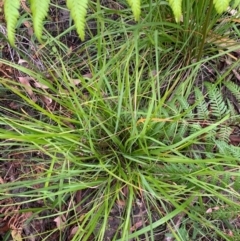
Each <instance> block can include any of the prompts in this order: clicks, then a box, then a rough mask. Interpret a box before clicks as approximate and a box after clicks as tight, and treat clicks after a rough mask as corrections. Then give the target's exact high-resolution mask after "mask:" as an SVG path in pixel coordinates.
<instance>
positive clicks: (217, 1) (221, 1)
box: [213, 0, 230, 14]
mask: <svg viewBox="0 0 240 241" xmlns="http://www.w3.org/2000/svg"><path fill="white" fill-rule="evenodd" d="M229 3H230V0H213V4H214V6H215V9H216V10H217V12H218V13H219V14H221V13H223V12H224V11H225V10H226V9H227V8H228V6H229Z"/></svg>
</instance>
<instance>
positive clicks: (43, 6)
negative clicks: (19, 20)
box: [30, 0, 50, 42]
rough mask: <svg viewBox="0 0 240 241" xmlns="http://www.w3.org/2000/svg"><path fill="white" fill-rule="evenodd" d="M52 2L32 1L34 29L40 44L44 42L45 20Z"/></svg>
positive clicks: (45, 0) (47, 0) (43, 0)
mask: <svg viewBox="0 0 240 241" xmlns="http://www.w3.org/2000/svg"><path fill="white" fill-rule="evenodd" d="M49 4H50V0H41V1H39V0H30V8H31V11H32V19H33V28H34V32H35V34H36V37H37V39H38V41H39V42H42V40H41V39H42V31H43V19H44V18H45V17H46V16H47V13H48V7H49Z"/></svg>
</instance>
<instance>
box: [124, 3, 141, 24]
mask: <svg viewBox="0 0 240 241" xmlns="http://www.w3.org/2000/svg"><path fill="white" fill-rule="evenodd" d="M127 2H128V4H129V6H130V7H131V9H132V12H133V15H134V18H135V20H136V21H138V20H139V18H140V14H141V0H127Z"/></svg>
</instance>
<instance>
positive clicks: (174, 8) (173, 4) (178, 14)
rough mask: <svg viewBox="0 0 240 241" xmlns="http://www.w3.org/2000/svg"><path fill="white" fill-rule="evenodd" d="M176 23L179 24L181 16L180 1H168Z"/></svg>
mask: <svg viewBox="0 0 240 241" xmlns="http://www.w3.org/2000/svg"><path fill="white" fill-rule="evenodd" d="M169 5H170V7H171V9H172V11H173V14H174V17H175V20H176V22H179V21H180V19H181V15H182V0H169Z"/></svg>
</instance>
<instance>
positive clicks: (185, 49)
mask: <svg viewBox="0 0 240 241" xmlns="http://www.w3.org/2000/svg"><path fill="white" fill-rule="evenodd" d="M151 4H152V5H151V6H153V5H154V3H151ZM98 7H99V6H98ZM148 7H149V6H146V5H143V9H142V11H143V14H144V13H145V15H143V16H144V21H142V22H141V23H139V24H136V25H132V24H129V25H128V24H126V23H125V22H124V21H125V20H126V19H125V18H123V19H122V20H119V21H115V22H114V23H113V21H111V20H106V19H103V18H102V16H101V14H100V13H99V12H96V16H97V17H98V19H97V20H98V24H97V31H98V34H96V35H92V36H91V38H90V39H89V40H88V41H87V42H86V43H84V44H83V43H82V44H81V45H79V46H78V48H76V49H74V50H73V51H72V52H71V50H70V49H69V48H67V46H65V45H64V44H60V42H59V41H58V40H57V39H58V37H56V38H51V37H50V36H48V41H47V43H46V45H45V46H44V47H43V48H42V49H40V50H39V52H38V56H39V59H40V61H42V62H43V63H44V64H43V66H44V68H43V69H41V70H39V69H37V67H36V66H31V64H30V63H28V66H26V67H23V66H21V65H20V64H15V63H13V62H10V61H7V60H1V64H2V65H6V66H8V67H9V68H10V69H12V70H14V71H15V73H21V77H23V78H25V79H24V82H23V81H22V82H21V83H19V82H18V81H16V79H15V78H12V79H11V78H1V85H2V89H4V90H5V94H4V95H2V96H1V101H2V103H1V107H0V108H1V109H0V111H1V117H0V138H1V142H0V150H1V163H2V165H5V164H6V163H7V162H16V161H17V162H21V163H22V164H21V165H22V171H21V172H20V175H19V176H18V178H16V179H14V180H4V178H3V180H1V196H0V203H1V210H0V211H1V215H2V216H3V217H5V220H10V221H13V217H14V222H12V223H13V224H12V226H10V228H9V232H10V231H11V232H13V231H14V230H18V232H19V235H20V236H21V235H22V234H23V233H22V230H23V231H24V232H25V234H26V233H27V231H26V229H24V222H26V220H28V221H27V222H32V221H33V220H34V219H37V220H49V219H51V218H54V219H55V218H56V219H57V220H59V217H60V218H61V222H60V226H57V225H56V226H55V228H50V229H49V230H43V231H42V232H40V233H38V232H33V233H34V237H35V238H36V239H37V240H51V239H52V237H56V236H54V235H57V237H58V239H59V240H86V241H87V240H107V238H110V239H111V240H119V241H120V240H169V239H170V238H171V240H183V241H185V240H237V237H238V236H239V234H238V228H237V227H235V226H234V225H235V221H234V220H236V219H237V218H238V213H239V198H240V197H239V186H240V184H239V181H240V174H239V171H238V169H239V159H240V148H239V147H238V146H237V145H234V143H232V140H231V139H230V137H231V134H232V133H233V132H234V129H235V127H236V125H238V122H239V118H240V116H239V110H238V109H237V108H236V103H237V105H239V104H240V99H239V94H238V93H239V90H240V89H239V86H238V84H236V82H235V81H234V79H229V78H228V76H230V73H232V71H233V70H235V69H236V68H238V66H239V60H236V61H235V62H234V63H233V64H231V65H230V66H228V68H227V69H226V71H225V72H224V74H220V73H219V72H218V71H217V70H216V74H215V76H214V81H211V80H210V79H208V78H204V79H200V77H199V76H201V74H200V73H201V72H202V70H203V67H204V66H206V65H208V64H209V63H210V62H211V61H212V62H214V63H217V61H218V59H219V58H222V57H226V56H229V55H230V56H232V55H231V53H232V52H231V51H234V50H236V49H237V47H236V46H230V47H231V48H230V47H229V46H228V45H225V46H223V47H219V45H218V43H216V41H215V38H214V40H213V39H212V38H210V37H211V36H213V35H211V36H210V35H206V36H205V37H206V38H205V39H203V38H202V37H199V36H197V35H195V33H196V32H198V31H200V29H202V27H203V26H204V23H205V19H204V17H203V15H202V14H200V13H199V12H198V9H197V8H194V3H188V7H189V9H192V10H191V11H190V13H191V14H190V15H189V16H187V17H186V19H185V18H184V19H183V22H182V23H181V24H179V25H178V24H176V23H174V22H172V23H171V22H170V23H169V21H168V22H167V21H165V19H166V18H167V14H168V13H169V9H167V8H164V6H161V7H163V9H161V11H160V9H158V8H155V10H153V8H150V12H149V11H148V13H146V12H147V10H148ZM202 7H203V9H207V6H202ZM195 14H196V15H195ZM123 16H124V15H123ZM192 16H195V17H196V19H195V18H194V19H195V20H196V22H193V21H192V22H191V21H189V20H190V19H192ZM156 19H159V21H158V22H157V21H156ZM209 21H210V20H209ZM216 22H217V18H212V19H211V21H210V23H211V24H212V27H213V28H212V29H213V31H215V34H218V33H222V31H223V30H224V29H225V28H226V26H228V27H229V28H230V23H228V22H227V23H226V25H222V26H219V25H218V26H216ZM196 23H197V24H196ZM200 23H201V24H202V25H200ZM208 23H209V22H208ZM228 24H229V25H228ZM159 26H161V27H162V28H161V29H162V30H158V29H159ZM205 27H206V26H205ZM231 28H232V29H233V28H234V26H233V24H232V23H231ZM187 29H188V30H189V29H190V31H187ZM195 31H196V32H195ZM66 32H67V31H66ZM207 32H208V33H209V31H207ZM214 36H215V35H214ZM238 37H239V36H238ZM225 38H226V36H225ZM207 39H208V40H209V41H207ZM201 41H203V42H204V46H203V47H200V48H199V43H200V45H201V43H202V42H201ZM52 46H54V47H55V50H54V57H53V56H52V55H49V49H51V48H52ZM69 51H70V52H69ZM199 51H201V55H199ZM18 53H19V54H21V55H22V53H21V51H20V50H19V52H18ZM63 53H64V54H63ZM202 56H203V57H202ZM198 58H199V59H198ZM29 77H31V78H29ZM6 93H7V94H9V95H10V96H11V97H8V95H6ZM229 93H230V94H231V95H232V96H233V98H234V100H235V101H234V102H233V101H229V98H228V95H229ZM9 98H10V100H12V99H13V100H14V103H17V108H15V109H14V108H10V107H9V106H8V105H6V106H5V105H4V103H8V101H9ZM19 156H21V159H19ZM1 175H5V176H7V173H2V174H1ZM34 203H38V205H37V206H36V205H35V204H34ZM9 208H11V212H8V214H6V213H7V211H6V210H10V209H9ZM14 208H15V209H14ZM16 210H17V211H16ZM136 212H137V214H136ZM12 213H14V215H12ZM16 213H18V214H19V213H20V214H28V215H29V216H30V217H29V216H28V218H25V219H26V220H25V219H24V218H22V219H20V218H19V216H16V215H15V214H16ZM136 216H137V217H138V218H136ZM21 220H23V221H21ZM111 220H114V221H115V223H116V224H117V225H116V226H115V227H114V229H113V233H111V234H110V231H109V230H110V227H111ZM10 221H9V222H10ZM58 222H59V221H58ZM25 225H26V224H25ZM19 230H20V231H19ZM11 234H12V236H13V237H15V236H14V234H13V233H11ZM4 235H5V236H4V237H3V238H4V239H5V240H7V237H8V235H9V234H4ZM31 235H32V234H31ZM31 235H30V234H29V236H31ZM26 236H27V235H26Z"/></svg>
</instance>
